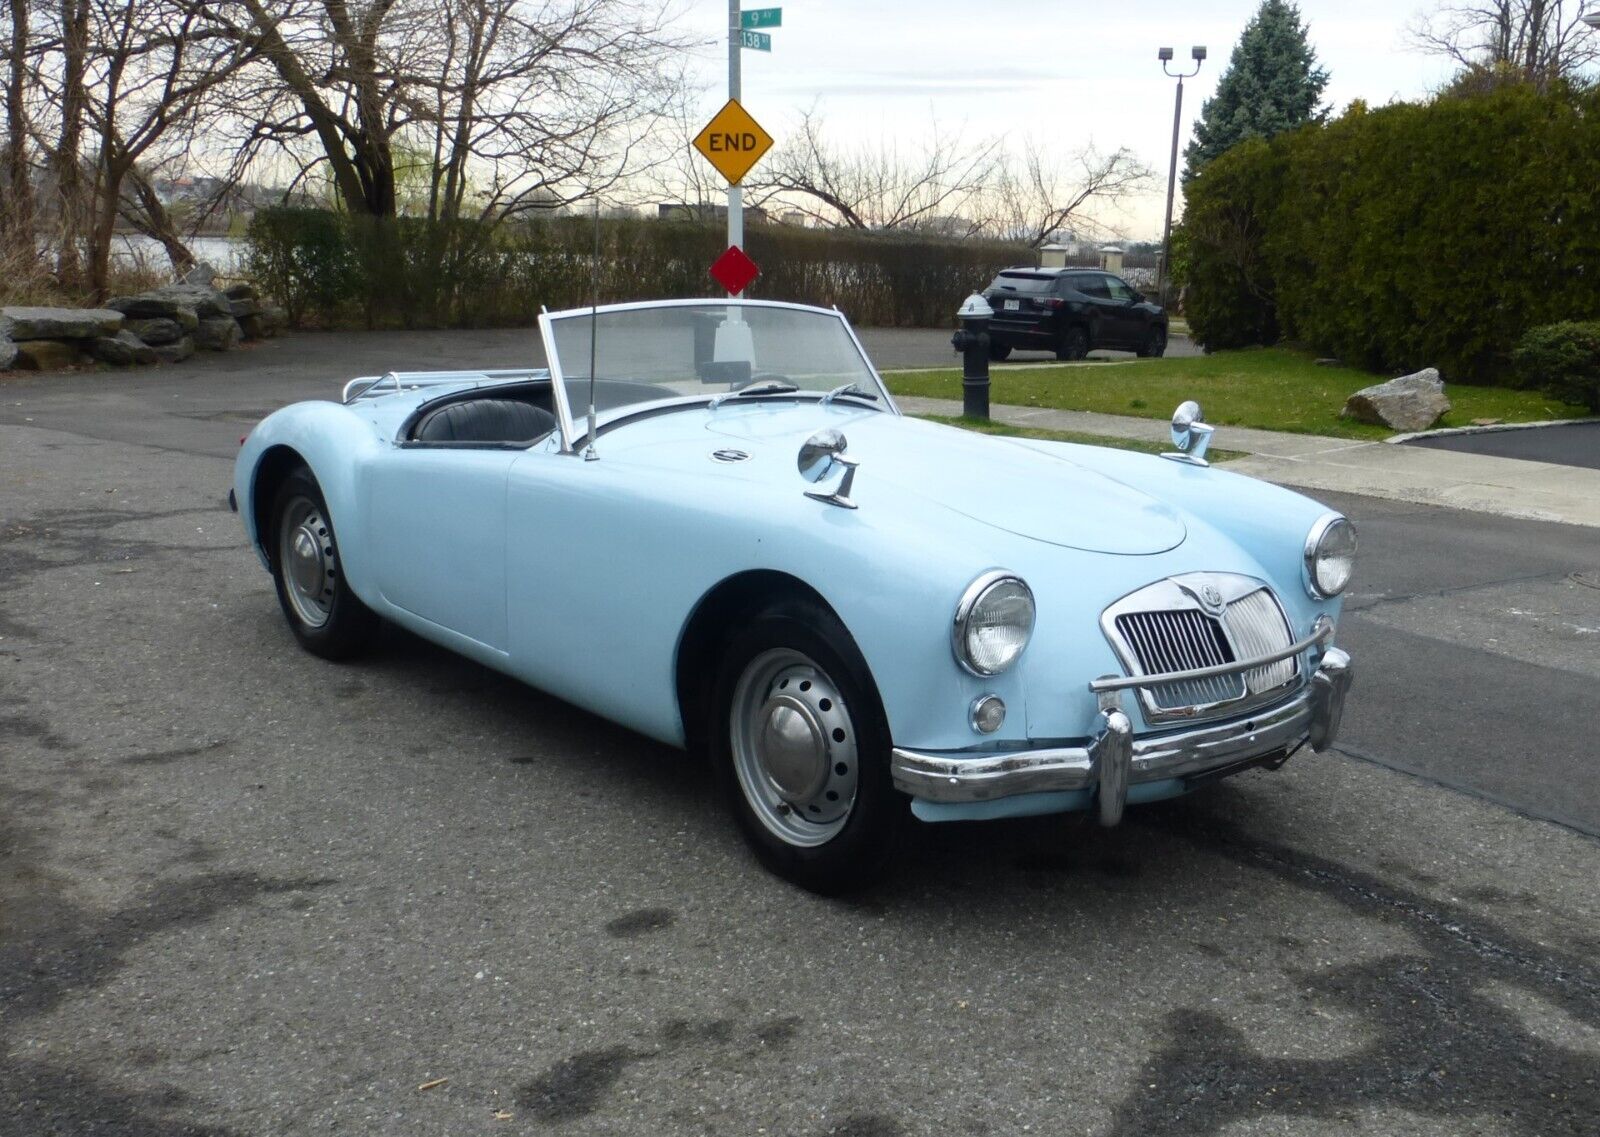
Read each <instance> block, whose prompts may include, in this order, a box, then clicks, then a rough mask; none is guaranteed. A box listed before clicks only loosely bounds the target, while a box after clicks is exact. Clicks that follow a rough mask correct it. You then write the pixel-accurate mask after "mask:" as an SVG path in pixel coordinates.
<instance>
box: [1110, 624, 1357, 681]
mask: <svg viewBox="0 0 1600 1137" xmlns="http://www.w3.org/2000/svg"><path fill="white" fill-rule="evenodd" d="M1332 635H1333V629H1332V628H1331V627H1326V626H1323V627H1319V628H1317V630H1316V631H1314V632H1312V633H1311V634H1310V635H1309V636H1307V637H1306V638H1305V639H1303V640H1300V641H1298V642H1297V643H1292V644H1290V645H1289V646H1288V647H1286V648H1284V649H1283V650H1282V651H1274V652H1269V653H1267V654H1266V655H1258V656H1256V657H1255V658H1253V659H1243V660H1239V661H1237V662H1234V663H1219V664H1217V665H1216V666H1215V667H1196V668H1193V669H1191V670H1189V671H1168V672H1166V673H1164V674H1162V675H1124V676H1119V677H1117V678H1110V679H1091V680H1090V681H1089V690H1091V691H1095V692H1100V691H1126V690H1128V689H1129V688H1130V687H1158V686H1160V685H1161V684H1163V683H1178V682H1181V681H1183V680H1185V679H1209V678H1211V676H1213V675H1235V674H1238V673H1239V672H1242V671H1249V670H1250V669H1251V668H1255V667H1265V666H1266V665H1267V664H1269V663H1277V662H1278V661H1279V660H1280V659H1288V658H1289V657H1290V656H1295V655H1299V654H1300V653H1301V652H1303V651H1305V650H1306V649H1307V648H1311V647H1315V646H1316V645H1317V644H1320V643H1326V642H1327V640H1328V638H1329V637H1330V636H1332Z"/></svg>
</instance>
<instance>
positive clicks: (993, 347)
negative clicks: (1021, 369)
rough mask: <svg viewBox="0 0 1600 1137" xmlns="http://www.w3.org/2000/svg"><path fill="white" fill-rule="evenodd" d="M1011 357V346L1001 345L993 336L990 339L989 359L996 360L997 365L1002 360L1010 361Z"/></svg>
mask: <svg viewBox="0 0 1600 1137" xmlns="http://www.w3.org/2000/svg"><path fill="white" fill-rule="evenodd" d="M1010 357H1011V345H1010V344H1008V343H1001V342H1000V341H999V340H997V339H995V338H994V337H992V336H991V337H990V338H989V358H990V359H992V360H994V361H995V362H996V363H999V362H1000V361H1001V360H1002V359H1009V358H1010Z"/></svg>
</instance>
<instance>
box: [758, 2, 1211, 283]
mask: <svg viewBox="0 0 1600 1137" xmlns="http://www.w3.org/2000/svg"><path fill="white" fill-rule="evenodd" d="M735 2H736V3H737V0H735ZM1189 55H1190V57H1191V58H1193V59H1194V70H1193V71H1189V72H1181V71H1179V72H1174V71H1171V70H1169V69H1168V68H1167V63H1168V61H1170V60H1171V59H1172V49H1171V48H1170V47H1163V48H1161V49H1159V50H1158V51H1157V52H1156V58H1158V59H1160V60H1161V70H1162V71H1165V72H1166V73H1167V74H1168V75H1169V76H1171V77H1173V78H1175V79H1177V80H1178V96H1177V99H1176V101H1175V102H1174V103H1173V106H1172V161H1171V162H1170V163H1169V164H1168V166H1167V223H1166V226H1165V227H1164V228H1163V229H1162V231H1161V267H1160V268H1159V269H1157V270H1156V295H1157V296H1159V297H1161V303H1162V305H1163V306H1166V303H1167V278H1168V277H1169V276H1171V269H1170V267H1169V266H1170V264H1171V262H1172V191H1173V189H1174V188H1176V186H1177V182H1178V127H1179V125H1180V124H1181V122H1182V120H1183V81H1184V80H1185V79H1193V78H1194V77H1195V76H1196V75H1198V74H1200V65H1201V64H1202V63H1204V62H1205V60H1206V49H1205V48H1203V47H1192V48H1190V49H1189Z"/></svg>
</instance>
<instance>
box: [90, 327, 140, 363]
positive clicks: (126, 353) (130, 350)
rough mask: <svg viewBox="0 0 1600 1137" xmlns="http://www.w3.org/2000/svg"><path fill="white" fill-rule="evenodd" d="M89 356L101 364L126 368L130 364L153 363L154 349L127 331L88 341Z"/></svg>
mask: <svg viewBox="0 0 1600 1137" xmlns="http://www.w3.org/2000/svg"><path fill="white" fill-rule="evenodd" d="M89 354H90V355H92V356H94V357H95V358H96V359H98V360H100V361H101V362H102V363H111V364H115V365H116V366H118V367H126V366H128V365H129V364H130V363H154V362H155V361H156V349H155V348H153V347H151V346H150V345H149V344H147V343H145V342H144V341H143V340H142V339H140V338H139V337H138V336H136V335H134V334H133V333H132V332H130V331H128V330H127V329H123V330H122V331H120V332H118V333H117V334H116V335H114V336H102V337H101V338H100V339H97V340H90V341H89Z"/></svg>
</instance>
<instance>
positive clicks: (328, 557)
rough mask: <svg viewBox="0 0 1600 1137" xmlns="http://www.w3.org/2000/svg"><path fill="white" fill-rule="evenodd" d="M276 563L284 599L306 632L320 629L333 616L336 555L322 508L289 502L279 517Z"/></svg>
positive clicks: (308, 502) (305, 502)
mask: <svg viewBox="0 0 1600 1137" xmlns="http://www.w3.org/2000/svg"><path fill="white" fill-rule="evenodd" d="M278 563H279V564H281V565H282V566H283V583H284V596H285V598H286V599H287V600H288V602H289V605H290V607H291V608H293V609H294V615H295V617H296V618H297V619H298V620H299V621H300V622H301V623H302V624H304V625H305V626H306V627H307V628H320V627H322V626H323V625H324V624H326V623H327V622H328V618H329V617H330V616H332V614H333V598H334V590H335V588H336V587H337V583H338V576H339V571H338V564H339V561H338V554H337V553H335V551H334V546H333V536H332V531H331V530H330V529H329V527H328V521H327V518H325V517H323V515H322V507H321V506H320V505H318V504H317V503H316V502H314V501H312V500H311V499H310V498H308V497H295V498H292V499H290V501H289V502H288V504H287V505H286V506H285V507H284V509H283V512H282V513H281V514H280V515H279V521H278Z"/></svg>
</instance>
